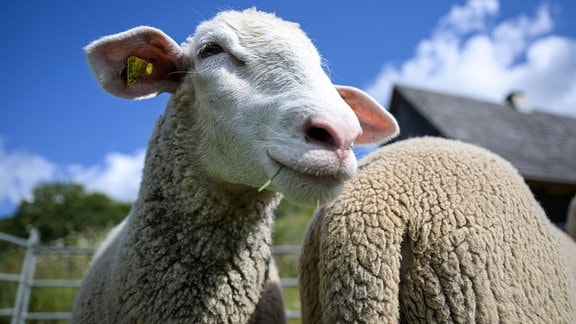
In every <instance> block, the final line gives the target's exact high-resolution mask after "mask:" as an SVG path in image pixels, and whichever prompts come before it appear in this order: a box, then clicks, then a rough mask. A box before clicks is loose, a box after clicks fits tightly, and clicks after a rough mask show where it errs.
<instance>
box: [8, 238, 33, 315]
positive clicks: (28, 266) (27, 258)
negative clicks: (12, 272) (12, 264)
mask: <svg viewBox="0 0 576 324" xmlns="http://www.w3.org/2000/svg"><path fill="white" fill-rule="evenodd" d="M39 243H40V236H39V235H38V231H37V230H36V229H35V228H32V229H31V230H30V236H29V238H28V243H27V245H26V253H25V254H24V261H23V262H22V272H21V274H20V281H19V283H18V291H17V292H16V302H15V305H14V313H13V315H12V321H11V324H24V323H25V322H26V313H27V312H28V302H29V301H30V290H31V289H32V281H33V280H34V270H35V267H36V249H37V248H38V244H39Z"/></svg>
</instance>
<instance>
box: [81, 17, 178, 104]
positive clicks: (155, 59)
mask: <svg viewBox="0 0 576 324" xmlns="http://www.w3.org/2000/svg"><path fill="white" fill-rule="evenodd" d="M86 55H87V56H88V62H89V64H90V67H91V68H92V70H93V72H94V74H95V75H96V76H97V77H98V81H99V82H100V85H101V86H102V87H103V88H104V89H105V90H106V91H108V92H110V93H112V94H113V95H116V96H119V97H122V98H142V97H149V96H151V95H155V94H157V93H160V92H174V91H175V90H176V89H177V88H178V87H179V86H180V82H181V81H182V79H183V78H184V76H185V75H186V74H185V72H186V71H187V70H188V65H189V62H188V61H187V60H186V57H185V55H184V52H183V51H182V48H181V47H180V46H179V45H178V44H177V43H176V42H175V41H174V40H172V39H171V38H170V37H168V36H167V35H166V34H164V33H163V32H162V31H160V30H158V29H155V28H152V27H146V26H142V27H136V28H133V29H131V30H128V31H125V32H123V33H120V34H116V35H111V36H107V37H104V38H102V39H100V40H97V41H95V42H93V43H91V44H90V45H88V46H87V47H86ZM130 56H136V57H138V58H141V59H143V60H145V61H147V62H149V63H152V65H153V70H152V73H151V74H150V75H142V76H140V77H139V78H138V80H137V81H136V83H134V84H131V85H128V84H127V83H126V74H125V69H126V61H127V59H128V57H130ZM179 72H182V73H179Z"/></svg>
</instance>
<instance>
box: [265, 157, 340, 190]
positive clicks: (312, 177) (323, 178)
mask: <svg viewBox="0 0 576 324" xmlns="http://www.w3.org/2000/svg"><path fill="white" fill-rule="evenodd" d="M270 158H271V161H272V164H273V165H274V167H275V170H280V171H279V172H278V177H282V178H291V179H294V180H299V181H300V182H304V183H311V184H315V185H320V186H326V187H334V186H339V185H341V184H342V183H343V182H344V181H346V180H349V179H350V178H351V177H350V175H348V174H347V173H346V172H343V171H341V172H331V171H330V170H327V169H325V168H309V167H306V166H304V165H290V164H288V163H283V162H280V161H279V160H277V159H275V158H272V157H270Z"/></svg>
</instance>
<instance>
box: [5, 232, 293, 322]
mask: <svg viewBox="0 0 576 324" xmlns="http://www.w3.org/2000/svg"><path fill="white" fill-rule="evenodd" d="M0 240H2V241H5V242H8V243H12V244H15V245H18V246H21V247H23V248H24V249H25V253H24V258H23V261H22V267H21V270H20V273H19V274H14V273H2V272H0V281H6V282H14V283H17V284H18V289H17V292H16V296H15V300H14V304H13V307H11V308H2V309H0V317H11V318H12V319H11V322H10V323H11V324H24V323H26V321H27V320H69V319H70V317H71V313H69V312H29V311H28V309H29V304H30V297H31V294H32V288H78V287H80V284H81V282H82V280H80V279H35V278H34V273H35V271H36V261H37V257H38V256H39V255H49V254H56V255H74V254H76V255H77V254H86V255H92V254H94V251H95V250H96V249H95V248H82V247H43V246H40V235H39V234H38V231H37V230H35V229H32V230H31V231H30V236H29V237H28V239H23V238H20V237H16V236H13V235H9V234H6V233H1V232H0ZM299 248H300V247H299V246H291V245H284V246H274V247H272V253H273V254H274V255H275V256H279V255H297V254H298V253H299ZM281 283H282V286H283V287H284V288H287V287H297V286H298V279H297V278H281ZM286 316H287V317H288V318H289V319H299V318H300V311H298V310H290V309H287V310H286Z"/></svg>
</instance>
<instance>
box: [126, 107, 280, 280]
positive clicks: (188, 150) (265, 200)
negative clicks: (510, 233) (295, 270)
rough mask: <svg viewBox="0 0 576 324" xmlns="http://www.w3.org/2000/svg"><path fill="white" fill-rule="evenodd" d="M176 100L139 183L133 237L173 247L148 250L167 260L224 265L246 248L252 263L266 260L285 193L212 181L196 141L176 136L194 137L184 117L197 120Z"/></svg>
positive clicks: (160, 127) (136, 240)
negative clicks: (275, 212)
mask: <svg viewBox="0 0 576 324" xmlns="http://www.w3.org/2000/svg"><path fill="white" fill-rule="evenodd" d="M173 100H174V99H173ZM174 106H177V105H174V104H173V103H172V104H171V105H169V107H168V108H167V109H166V112H165V115H164V116H162V117H161V118H160V119H159V121H158V124H157V127H156V130H155V132H154V134H153V135H152V137H151V139H150V143H149V150H148V152H147V157H146V163H145V167H144V175H143V181H142V185H141V187H142V189H141V191H140V193H139V198H138V200H137V202H136V203H135V205H134V210H133V213H132V214H133V215H132V217H133V218H134V219H133V220H132V223H133V224H134V226H132V228H133V229H134V232H133V233H132V234H133V235H130V236H131V237H132V240H133V242H131V243H134V245H133V246H143V249H146V250H147V251H154V246H157V247H158V249H160V250H162V249H167V248H169V249H171V251H170V253H169V254H167V253H166V251H158V253H157V254H156V255H155V256H154V255H150V257H151V258H172V259H173V260H166V262H178V263H186V264H194V265H195V266H197V265H199V264H203V265H204V267H206V266H207V265H206V263H211V264H212V265H214V266H216V265H220V266H222V267H223V268H228V266H225V264H227V263H242V262H246V260H243V258H245V257H244V256H243V255H244V254H245V252H246V251H247V252H249V255H250V258H252V262H263V263H264V262H267V261H268V259H269V258H270V246H271V244H272V238H271V231H272V226H273V218H272V210H273V208H274V207H276V205H277V203H278V202H279V199H280V196H279V195H278V194H275V193H271V192H266V191H264V192H258V191H257V189H256V188H239V187H237V186H226V185H223V184H218V183H215V182H214V181H212V180H211V179H209V178H208V177H207V176H206V175H205V174H204V173H203V172H202V168H201V166H200V165H198V162H197V161H198V159H197V158H196V157H195V150H196V148H195V145H196V143H194V141H192V140H188V141H185V142H184V143H183V140H182V139H180V138H178V137H184V138H193V135H192V134H194V133H195V130H194V129H193V126H188V125H186V124H185V123H182V121H189V122H190V123H192V122H193V116H182V114H190V111H192V110H191V109H182V107H180V108H179V109H180V110H178V109H177V108H174ZM177 114H180V115H179V116H175V115H177ZM139 237H145V238H146V240H149V241H147V242H143V241H140V239H139ZM150 238H153V239H152V240H150ZM147 253H148V252H147ZM150 262H154V261H153V260H150ZM207 270H208V271H209V269H204V270H203V271H207ZM213 270H214V271H219V270H221V269H213Z"/></svg>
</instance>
